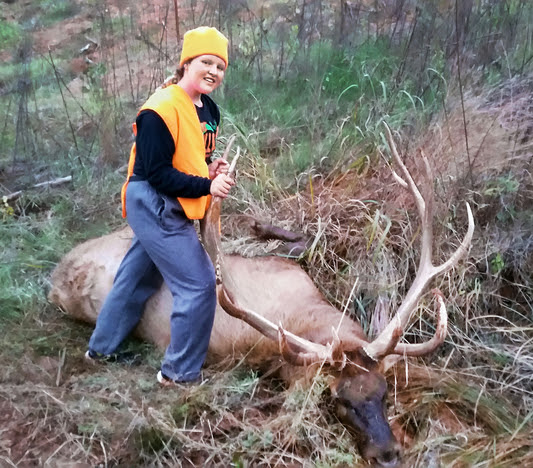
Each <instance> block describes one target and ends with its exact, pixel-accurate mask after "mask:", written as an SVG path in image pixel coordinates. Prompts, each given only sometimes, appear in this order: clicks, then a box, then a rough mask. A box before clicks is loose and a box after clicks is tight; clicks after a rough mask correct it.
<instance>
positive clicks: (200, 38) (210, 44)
mask: <svg viewBox="0 0 533 468" xmlns="http://www.w3.org/2000/svg"><path fill="white" fill-rule="evenodd" d="M199 55H216V56H217V57H220V58H221V59H222V60H224V62H225V63H226V66H228V40H227V39H226V37H225V36H224V34H222V33H221V32H220V31H218V29H216V28H209V27H207V26H201V27H199V28H196V29H191V30H190V31H187V32H186V33H185V35H184V36H183V48H182V50H181V59H180V67H181V66H182V65H183V64H184V63H185V62H187V61H188V60H190V59H192V58H194V57H198V56H199Z"/></svg>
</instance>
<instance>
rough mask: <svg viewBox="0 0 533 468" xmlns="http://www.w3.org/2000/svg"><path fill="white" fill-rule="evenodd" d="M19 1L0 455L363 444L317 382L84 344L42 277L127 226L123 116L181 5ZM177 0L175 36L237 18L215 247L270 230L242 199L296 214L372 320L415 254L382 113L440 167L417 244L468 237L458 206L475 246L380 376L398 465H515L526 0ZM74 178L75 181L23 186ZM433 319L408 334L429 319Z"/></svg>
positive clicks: (334, 458) (9, 87) (147, 462)
mask: <svg viewBox="0 0 533 468" xmlns="http://www.w3.org/2000/svg"><path fill="white" fill-rule="evenodd" d="M30 3H31V4H23V3H22V2H17V1H14V2H7V3H3V4H2V5H3V6H2V11H1V12H0V57H2V62H1V65H0V104H1V105H0V148H1V151H0V188H1V191H0V196H2V195H3V196H4V198H2V199H1V200H0V244H1V246H2V257H0V284H1V286H0V303H1V308H0V327H1V328H0V329H1V331H2V333H1V337H2V338H1V344H2V346H1V347H0V355H1V357H2V362H3V364H2V367H1V368H2V373H1V374H2V377H1V382H2V385H1V386H0V395H1V397H2V398H1V399H0V421H1V422H2V427H3V434H2V440H3V441H2V447H3V448H4V450H3V451H2V453H0V459H1V460H2V463H4V464H6V466H30V465H36V464H38V465H42V466H59V465H61V464H68V463H69V462H72V461H76V462H80V463H87V464H89V465H91V466H92V465H101V466H132V465H142V466H191V465H193V466H202V465H203V466H236V467H245V466H274V465H280V466H286V465H291V466H317V467H342V466H354V465H357V464H358V463H360V462H361V459H360V458H359V456H358V454H357V451H356V450H355V446H354V443H353V439H352V438H351V436H350V435H349V434H347V433H346V431H345V429H344V427H343V426H342V425H341V424H340V423H338V422H337V421H336V419H335V417H334V416H333V414H334V413H333V411H332V409H331V408H329V407H328V406H327V403H325V402H326V401H327V398H325V397H326V396H327V393H328V391H329V390H328V389H327V383H326V382H324V381H323V378H322V377H320V376H318V377H316V379H315V381H314V383H313V385H311V386H307V387H302V388H294V389H286V388H283V387H282V385H281V383H280V382H278V381H276V380H275V379H272V378H271V377H268V378H266V377H264V376H262V375H260V374H257V373H256V372H255V371H254V370H251V369H247V368H246V367H243V365H242V364H238V365H233V364H232V365H230V364H229V363H221V364H218V365H216V366H211V367H208V368H207V369H206V373H205V377H206V382H204V384H203V385H201V386H197V387H190V388H183V389H180V391H179V392H176V393H170V392H162V391H160V390H158V389H157V385H156V383H155V378H154V377H155V371H156V369H157V367H158V364H159V359H160V354H159V351H157V350H155V349H153V348H152V347H151V346H149V345H147V344H145V343H139V342H137V341H135V340H131V341H129V342H128V343H126V345H125V346H126V348H127V349H129V350H130V351H132V352H133V353H135V354H138V355H140V356H141V359H140V364H139V365H136V366H132V367H127V366H124V365H118V364H117V365H114V364H113V365H109V366H107V367H103V368H95V369H89V368H87V365H86V364H84V362H83V359H82V356H83V352H84V351H85V347H86V343H87V339H88V336H89V334H90V331H91V330H90V328H89V327H87V326H85V325H82V324H79V323H76V322H74V321H72V320H70V319H69V318H67V317H65V316H63V315H61V314H60V313H59V312H58V311H57V310H55V309H54V308H53V307H51V306H50V305H49V304H48V303H47V300H46V294H47V289H48V278H49V275H50V272H51V270H52V269H53V267H54V265H55V264H56V262H57V261H59V259H60V258H61V256H62V255H63V254H64V253H66V252H67V251H68V250H69V249H70V248H71V247H72V246H74V245H75V244H77V243H79V242H80V241H82V240H84V239H87V238H90V237H94V236H97V235H100V234H103V233H106V232H109V231H111V230H113V229H115V228H117V227H119V226H121V225H122V223H123V221H122V220H121V217H120V208H119V189H120V185H121V183H122V181H123V178H124V164H125V162H126V157H127V154H128V150H129V146H130V144H131V141H132V137H131V122H132V120H133V118H134V116H135V113H136V109H137V108H138V107H139V105H140V104H142V102H143V101H144V99H146V97H147V96H148V95H149V94H150V92H152V91H153V90H154V89H155V87H156V86H158V85H159V84H160V83H161V82H162V81H163V79H164V78H165V77H166V76H168V75H169V74H171V73H172V71H173V69H174V67H175V63H176V60H177V54H178V50H179V46H178V44H177V34H176V30H175V29H176V28H175V24H176V21H175V12H174V10H173V2H168V1H162V0H147V1H145V2H142V4H141V3H139V4H127V5H126V3H125V2H120V1H111V2H104V1H101V0H93V1H91V2H81V1H70V2H67V1H64V2H51V1H48V0H46V1H45V0H43V1H40V2H30ZM129 3H131V2H129ZM179 3H180V7H179V8H180V9H179V33H180V34H183V32H184V31H185V30H187V29H189V28H191V27H194V26H197V25H201V24H210V25H214V26H217V27H219V28H220V29H221V30H222V31H224V32H225V33H226V34H227V35H228V36H229V37H230V43H231V54H230V61H231V65H230V68H229V70H228V73H227V76H226V80H225V85H224V87H223V89H221V90H219V91H217V96H216V100H217V102H218V103H219V104H220V105H221V109H222V114H223V129H222V130H223V131H222V136H221V139H220V140H221V147H223V146H224V143H225V141H226V139H227V138H228V137H229V135H231V134H233V133H235V134H237V135H238V144H239V145H240V146H241V148H242V149H243V151H244V158H243V162H242V164H241V167H240V169H239V178H238V182H239V183H238V187H237V189H236V190H235V193H234V196H233V197H232V199H231V200H229V202H228V203H226V206H225V210H226V212H225V219H224V224H223V226H224V232H225V234H226V237H227V238H226V243H225V247H226V249H227V250H233V251H237V252H241V253H243V254H249V253H250V251H262V252H264V251H268V250H272V249H274V248H275V247H276V246H275V245H266V246H265V245H262V244H259V243H258V242H256V241H253V240H252V239H250V232H248V230H247V229H246V228H245V227H243V226H242V225H239V224H238V223H237V222H235V221H234V220H235V219H236V216H234V215H235V214H239V215H240V216H242V215H245V216H249V217H254V218H259V219H264V220H268V221H270V222H274V223H277V224H280V225H283V226H284V227H286V228H289V229H293V230H298V231H303V232H304V233H305V234H306V235H307V236H308V237H309V238H310V240H311V241H310V243H309V245H310V248H309V249H308V250H307V251H306V253H305V254H304V255H303V256H302V257H301V258H300V259H299V261H300V262H301V264H302V266H303V267H304V268H306V269H307V270H308V271H309V272H310V274H311V276H312V277H313V278H314V279H315V280H316V282H317V284H318V285H319V287H320V288H321V289H322V290H323V292H324V294H325V295H326V297H327V298H328V299H329V300H330V301H331V302H332V303H334V304H336V305H337V306H339V307H340V308H344V307H348V308H349V309H350V310H351V312H352V313H353V314H354V315H355V316H357V318H358V319H359V320H360V321H361V322H362V324H363V326H364V328H365V329H366V330H367V331H368V332H369V333H372V330H373V328H372V327H373V324H372V320H371V316H372V312H373V311H374V309H375V308H376V306H377V305H378V304H379V303H382V302H383V301H385V302H388V303H390V304H391V305H392V309H394V305H395V304H397V303H398V302H399V300H400V298H401V297H402V295H403V294H404V293H405V291H406V288H407V287H408V286H409V279H410V277H411V276H412V273H413V271H414V269H415V268H416V262H417V258H418V252H417V248H418V247H417V245H418V244H417V234H418V232H417V227H418V224H417V221H416V217H415V216H414V215H413V210H412V207H411V202H410V201H409V199H408V197H407V196H404V195H403V194H402V193H401V192H400V191H399V190H400V189H399V187H398V186H396V185H395V184H394V183H393V179H392V178H391V176H390V171H389V169H388V167H387V164H388V161H387V156H386V155H387V147H386V144H385V142H384V139H383V135H382V128H383V126H382V122H383V121H386V122H387V123H388V124H389V125H390V126H391V128H393V130H395V132H396V136H397V139H398V141H399V143H400V146H401V148H402V149H403V153H404V155H405V157H406V159H407V161H408V164H409V166H410V167H411V169H412V170H413V172H414V173H415V176H416V177H417V178H418V179H420V178H421V177H422V176H423V174H422V173H419V170H418V166H419V164H418V161H419V159H418V153H417V151H418V150H419V149H421V150H423V151H424V153H425V154H426V155H427V156H428V157H429V159H430V161H431V164H432V166H433V168H434V172H435V175H436V180H435V183H434V187H433V188H434V189H435V191H436V193H437V201H438V203H437V207H436V210H437V216H436V222H435V235H436V238H437V242H436V244H437V251H436V255H435V258H436V259H438V258H444V257H445V256H446V253H447V252H449V251H450V250H451V248H452V246H453V245H455V244H457V239H459V238H460V237H461V234H462V232H463V231H464V228H465V225H466V223H465V210H464V205H463V201H464V200H469V201H470V202H471V203H472V205H473V206H474V211H475V218H476V224H477V227H476V235H475V241H474V244H473V247H472V250H471V252H470V257H469V259H468V260H467V261H466V262H464V263H463V265H462V266H461V267H460V268H457V269H456V270H455V272H453V273H450V274H449V275H448V276H446V277H444V278H441V279H440V280H439V281H438V284H436V286H438V287H439V288H441V289H442V291H443V292H444V293H445V296H446V297H447V298H448V305H449V313H450V333H449V337H448V339H447V341H446V343H445V345H444V346H442V347H441V349H440V350H439V351H438V352H437V353H435V355H433V356H432V357H431V358H428V359H427V360H425V361H422V360H420V361H418V362H415V361H412V362H411V361H410V362H409V364H408V365H407V364H402V365H400V366H399V367H397V368H396V369H395V370H394V371H393V372H392V373H391V375H390V382H391V387H393V392H392V393H393V394H392V395H391V400H392V408H391V415H392V416H393V426H394V427H395V430H396V431H397V433H398V434H400V435H401V437H400V438H401V439H402V442H403V444H404V446H405V450H406V460H407V462H406V463H407V466H413V467H427V466H437V464H438V463H439V462H440V463H441V465H442V466H449V467H496V466H497V467H514V466H520V465H522V466H530V465H532V464H533V455H532V454H531V446H532V445H533V438H532V436H531V434H532V429H533V427H532V424H533V423H532V414H533V392H532V388H533V387H532V376H533V362H532V360H531V356H532V355H533V349H532V342H533V340H532V336H533V335H532V331H533V312H532V311H533V307H532V303H533V297H532V287H533V279H532V276H531V272H532V271H533V268H532V261H533V251H532V234H531V233H532V232H533V229H532V227H533V226H532V224H533V212H532V209H531V198H532V191H533V182H532V180H531V167H530V166H531V162H532V161H533V154H532V152H531V146H530V138H531V129H532V128H533V114H532V113H531V106H530V96H531V92H532V89H533V79H532V74H531V73H532V66H533V60H532V59H533V31H532V29H531V26H530V25H531V24H533V4H531V2H528V1H525V0H505V1H498V2H496V1H483V2H482V1H473V2H443V1H433V0H432V1H424V2H421V1H417V0H408V1H384V2H374V1H353V2H346V1H339V2H335V1H315V0H305V1H304V0H302V1H298V2H287V1H279V2H259V1H254V0H249V1H247V2H228V1H216V2H215V1H203V2H179ZM86 46H87V47H86ZM82 49H84V51H83V52H81V50H82ZM67 175H72V176H73V179H72V183H71V184H69V185H63V186H60V187H54V188H49V189H38V188H34V185H35V184H37V183H40V182H44V181H49V180H54V179H56V178H58V177H64V176H67ZM19 190H20V191H22V194H21V195H20V196H16V197H15V196H11V194H13V193H15V192H17V191H19ZM245 241H246V244H245ZM354 284H356V288H355V289H354ZM352 289H353V294H352ZM428 301H429V299H428ZM427 307H429V303H428V304H423V305H422V307H421V309H425V308H427ZM425 316H427V314H425V315H422V314H421V315H420V319H419V320H416V321H415V323H414V324H413V326H412V327H411V329H410V330H409V333H408V336H407V338H408V339H409V340H417V339H420V337H421V336H422V335H424V334H426V333H428V332H429V331H430V330H431V327H432V324H431V323H428V322H427V321H426V320H425V319H424V318H423V317H425ZM404 366H407V370H408V372H406V371H405V367H404ZM406 376H408V377H409V379H408V380H409V382H408V384H405V382H404V380H405V379H406ZM394 384H396V385H395V386H394ZM51 421H53V423H51ZM23 422H24V423H23ZM432 464H433V465H432Z"/></svg>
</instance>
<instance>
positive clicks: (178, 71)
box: [157, 60, 191, 89]
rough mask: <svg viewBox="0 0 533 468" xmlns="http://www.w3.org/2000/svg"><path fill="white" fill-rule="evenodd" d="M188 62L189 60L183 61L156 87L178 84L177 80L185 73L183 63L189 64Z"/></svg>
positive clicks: (161, 87)
mask: <svg viewBox="0 0 533 468" xmlns="http://www.w3.org/2000/svg"><path fill="white" fill-rule="evenodd" d="M190 62H191V60H188V61H187V62H186V63H184V64H183V65H181V66H180V67H178V68H176V71H175V72H174V74H173V75H170V76H168V77H167V78H165V81H163V83H162V84H161V86H159V88H157V89H163V88H166V87H167V86H170V85H173V84H178V82H179V80H181V79H182V78H183V74H184V73H185V65H187V64H189V63H190Z"/></svg>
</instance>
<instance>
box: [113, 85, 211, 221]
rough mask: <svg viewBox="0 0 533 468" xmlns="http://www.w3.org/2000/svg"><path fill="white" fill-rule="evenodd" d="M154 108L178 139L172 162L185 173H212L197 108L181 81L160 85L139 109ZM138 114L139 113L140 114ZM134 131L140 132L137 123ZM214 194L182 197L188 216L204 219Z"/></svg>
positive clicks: (132, 163) (131, 164)
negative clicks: (163, 86)
mask: <svg viewBox="0 0 533 468" xmlns="http://www.w3.org/2000/svg"><path fill="white" fill-rule="evenodd" d="M146 109H149V110H152V111H154V112H156V113H157V114H158V115H159V116H160V117H161V118H162V119H163V121H164V122H165V125H166V126H167V128H168V130H169V131H170V134H171V135H172V139H173V140H174V146H175V150H174V155H173V157H172V166H173V167H174V168H176V169H177V170H178V171H181V172H184V173H185V174H190V175H195V176H200V177H206V178H208V177H209V169H208V168H207V164H206V162H205V143H204V136H203V134H202V128H201V126H200V121H199V120H198V114H197V112H196V108H195V106H194V104H193V102H192V101H191V98H190V97H189V95H188V94H187V93H186V92H185V91H184V90H183V89H182V88H181V87H179V86H178V85H170V86H167V87H166V88H163V89H158V90H157V91H156V92H155V93H154V94H152V96H150V98H148V100H147V101H146V102H145V103H144V105H143V106H142V107H141V109H140V110H139V113H140V112H141V111H143V110H146ZM137 115H138V114H137ZM133 131H134V133H135V135H136V134H137V129H136V126H135V124H133ZM135 154H136V150H135V143H133V146H132V148H131V151H130V159H129V163H128V177H127V179H126V182H125V183H124V185H123V186H122V191H121V199H122V216H123V217H124V218H125V217H126V188H127V186H128V182H129V180H130V177H131V175H132V174H133V167H134V166H135ZM209 199H210V196H203V197H200V198H183V197H178V201H179V202H180V204H181V206H182V207H183V211H184V212H185V214H186V216H187V218H189V219H202V218H203V217H204V215H205V211H206V209H207V206H208V203H209Z"/></svg>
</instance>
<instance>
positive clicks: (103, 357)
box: [84, 349, 141, 366]
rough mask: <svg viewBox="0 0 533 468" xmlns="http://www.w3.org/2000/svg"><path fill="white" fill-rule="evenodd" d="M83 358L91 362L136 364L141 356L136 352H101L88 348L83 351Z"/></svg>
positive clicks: (139, 361)
mask: <svg viewBox="0 0 533 468" xmlns="http://www.w3.org/2000/svg"><path fill="white" fill-rule="evenodd" d="M84 357H85V360H86V361H88V362H90V363H91V364H98V363H105V362H117V363H120V364H128V365H130V366H136V365H139V364H140V363H141V357H140V356H139V355H138V354H135V353H132V352H123V353H111V354H102V353H97V352H96V351H93V350H92V349H88V350H87V351H86V352H85V356H84Z"/></svg>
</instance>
